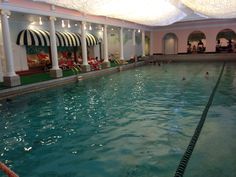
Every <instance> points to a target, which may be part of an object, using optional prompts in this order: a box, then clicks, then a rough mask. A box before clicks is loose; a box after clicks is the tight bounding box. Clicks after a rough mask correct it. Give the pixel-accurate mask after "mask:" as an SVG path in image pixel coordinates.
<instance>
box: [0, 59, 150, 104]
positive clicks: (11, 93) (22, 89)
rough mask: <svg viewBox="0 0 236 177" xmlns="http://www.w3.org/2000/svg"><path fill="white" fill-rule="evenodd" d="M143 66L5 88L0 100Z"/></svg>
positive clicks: (118, 67)
mask: <svg viewBox="0 0 236 177" xmlns="http://www.w3.org/2000/svg"><path fill="white" fill-rule="evenodd" d="M144 64H145V62H143V61H141V62H137V63H131V64H127V65H121V66H117V67H112V68H107V69H103V70H98V71H91V72H87V73H82V74H78V75H73V76H68V77H63V78H58V79H53V80H48V81H43V82H38V83H34V84H28V85H22V86H17V87H12V88H7V89H3V90H0V100H3V99H7V98H12V97H15V96H19V95H23V94H27V93H32V92H37V91H41V90H46V89H49V88H53V87H58V86H63V85H66V84H69V83H76V82H79V81H80V80H85V79H89V78H92V77H98V76H104V75H107V74H112V73H116V72H121V71H124V70H128V69H131V68H135V67H138V66H142V65H144Z"/></svg>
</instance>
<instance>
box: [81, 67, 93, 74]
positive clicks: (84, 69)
mask: <svg viewBox="0 0 236 177" xmlns="http://www.w3.org/2000/svg"><path fill="white" fill-rule="evenodd" d="M81 70H82V72H84V73H86V72H89V71H91V68H90V65H82V66H81Z"/></svg>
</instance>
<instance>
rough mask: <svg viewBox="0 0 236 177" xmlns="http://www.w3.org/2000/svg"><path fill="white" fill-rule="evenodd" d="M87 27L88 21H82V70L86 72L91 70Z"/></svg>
mask: <svg viewBox="0 0 236 177" xmlns="http://www.w3.org/2000/svg"><path fill="white" fill-rule="evenodd" d="M85 27H86V22H84V21H82V22H81V45H82V58H83V65H82V70H83V71H84V72H87V71H90V65H89V64H88V54H87V44H86V32H85Z"/></svg>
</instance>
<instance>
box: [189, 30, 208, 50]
mask: <svg viewBox="0 0 236 177" xmlns="http://www.w3.org/2000/svg"><path fill="white" fill-rule="evenodd" d="M205 46H206V36H205V34H204V33H203V32H201V31H194V32H192V33H191V34H190V35H189V36H188V41H187V53H204V52H205V50H206V47H205Z"/></svg>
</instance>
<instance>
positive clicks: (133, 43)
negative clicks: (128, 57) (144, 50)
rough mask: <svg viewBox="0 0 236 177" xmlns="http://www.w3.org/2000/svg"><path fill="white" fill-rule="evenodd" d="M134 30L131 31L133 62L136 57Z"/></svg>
mask: <svg viewBox="0 0 236 177" xmlns="http://www.w3.org/2000/svg"><path fill="white" fill-rule="evenodd" d="M135 32H136V30H135V29H134V30H133V32H132V45H133V56H132V57H133V58H134V60H135V62H136V61H137V58H136V40H135Z"/></svg>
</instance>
